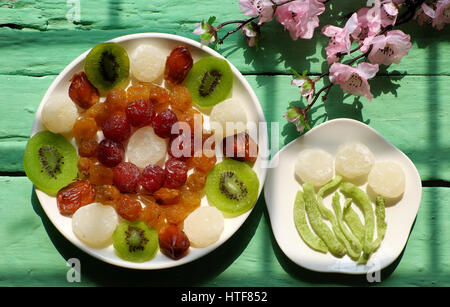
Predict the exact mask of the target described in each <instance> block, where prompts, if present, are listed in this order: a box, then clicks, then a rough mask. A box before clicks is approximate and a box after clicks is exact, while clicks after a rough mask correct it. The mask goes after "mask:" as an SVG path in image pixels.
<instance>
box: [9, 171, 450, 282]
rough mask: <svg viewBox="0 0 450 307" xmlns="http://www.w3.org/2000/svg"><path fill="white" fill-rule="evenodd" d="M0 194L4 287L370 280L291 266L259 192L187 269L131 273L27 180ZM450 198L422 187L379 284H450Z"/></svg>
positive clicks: (12, 180) (16, 180) (11, 183)
mask: <svg viewBox="0 0 450 307" xmlns="http://www.w3.org/2000/svg"><path fill="white" fill-rule="evenodd" d="M0 195H1V203H2V206H1V207H0V216H1V217H2V219H3V221H4V222H3V223H1V224H0V249H1V251H2V257H0V268H1V270H0V286H43V285H49V286H100V285H110V286H128V285H138V286H169V285H171V286H172V285H174V286H176V285H180V286H182V285H184V286H186V285H202V286H236V285H239V286H313V285H319V284H320V285H326V286H327V285H329V286H331V285H356V284H358V285H364V284H366V285H367V284H369V283H368V282H367V280H366V276H365V275H362V276H347V275H341V274H323V273H315V272H312V271H308V270H305V269H302V268H301V267H298V266H297V265H295V264H294V263H292V262H291V261H290V260H289V259H288V258H287V257H286V256H285V255H284V254H283V253H282V251H281V250H280V248H279V247H278V245H277V243H276V241H275V239H274V236H273V234H272V231H271V228H270V225H269V219H268V214H267V211H266V208H265V203H264V200H263V198H262V197H261V198H260V200H259V201H258V203H257V205H256V207H255V209H254V210H253V212H252V213H251V215H250V216H249V218H248V220H247V221H246V222H245V223H244V225H243V227H242V228H241V229H239V230H238V232H237V233H236V234H235V235H233V236H232V237H231V238H230V240H229V241H227V242H226V243H225V244H224V245H223V246H221V247H219V248H218V249H217V250H215V251H214V252H212V253H211V254H209V255H207V256H205V257H203V258H201V259H198V260H196V261H194V262H192V263H189V264H187V265H185V266H182V267H177V268H171V269H165V270H159V271H133V270H127V269H122V268H118V267H113V266H111V265H108V264H105V263H102V262H100V261H98V260H96V259H95V258H93V257H91V256H88V255H87V254H85V253H84V252H82V251H81V250H79V249H78V248H76V247H75V246H74V245H72V244H71V243H70V242H69V241H67V240H66V239H65V238H64V237H63V236H62V235H61V234H60V233H59V232H58V231H57V230H56V228H55V227H54V226H53V224H52V223H51V222H50V220H49V219H48V218H47V216H46V215H45V213H44V212H43V210H42V208H41V206H40V203H39V201H38V200H37V197H36V194H35V193H34V192H33V187H32V184H31V183H30V182H29V181H28V179H26V178H23V177H0ZM449 198H450V189H447V188H424V189H423V200H422V203H421V207H420V210H419V213H418V216H417V219H416V221H415V224H414V227H413V230H412V232H411V234H410V237H409V240H408V243H407V245H406V248H405V250H404V252H403V253H402V255H401V256H400V257H399V258H398V259H397V260H396V261H395V262H394V264H392V265H391V266H389V267H388V268H386V269H384V270H383V271H382V272H381V280H382V283H380V284H378V285H380V286H433V285H441V286H442V285H449V284H448V276H449V274H450V258H449V257H448V250H449V249H450V242H449V241H448V240H447V236H446V232H447V231H446V227H445V225H446V223H447V221H448V220H449V219H450V207H449V206H447V205H446V201H445V200H447V199H449ZM30 251H33V252H30ZM70 258H78V259H80V261H81V283H69V282H68V281H67V279H66V274H67V272H68V270H69V267H68V266H67V265H66V261H67V260H68V259H70ZM218 259H220V261H218ZM205 267H208V268H209V269H208V270H205V269H204V268H205ZM243 272H245V274H243Z"/></svg>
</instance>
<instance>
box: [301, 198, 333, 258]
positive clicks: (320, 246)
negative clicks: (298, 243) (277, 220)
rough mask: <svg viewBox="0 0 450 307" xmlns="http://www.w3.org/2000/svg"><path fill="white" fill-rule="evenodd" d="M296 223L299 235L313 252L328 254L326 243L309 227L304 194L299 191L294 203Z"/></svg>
mask: <svg viewBox="0 0 450 307" xmlns="http://www.w3.org/2000/svg"><path fill="white" fill-rule="evenodd" d="M294 223H295V228H297V231H298V234H299V235H300V237H301V238H302V240H303V242H305V243H306V245H308V246H309V247H311V248H312V249H313V250H315V251H318V252H321V253H324V254H325V253H326V252H327V251H328V248H327V246H326V245H325V243H324V242H323V241H322V239H320V238H319V237H318V236H317V235H316V234H315V233H314V232H312V230H311V229H310V228H309V226H308V222H307V220H306V212H305V200H304V199H303V192H302V191H298V192H297V195H296V196H295V203H294Z"/></svg>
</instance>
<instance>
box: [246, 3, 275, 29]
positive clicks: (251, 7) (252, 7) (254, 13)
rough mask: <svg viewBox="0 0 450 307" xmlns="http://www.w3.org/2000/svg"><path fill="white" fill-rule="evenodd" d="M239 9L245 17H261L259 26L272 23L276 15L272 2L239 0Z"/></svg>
mask: <svg viewBox="0 0 450 307" xmlns="http://www.w3.org/2000/svg"><path fill="white" fill-rule="evenodd" d="M239 8H240V9H241V11H242V13H244V15H247V16H249V17H259V22H258V25H261V24H263V23H264V22H269V21H271V20H272V18H273V15H274V13H275V12H274V4H273V3H272V1H270V0H239Z"/></svg>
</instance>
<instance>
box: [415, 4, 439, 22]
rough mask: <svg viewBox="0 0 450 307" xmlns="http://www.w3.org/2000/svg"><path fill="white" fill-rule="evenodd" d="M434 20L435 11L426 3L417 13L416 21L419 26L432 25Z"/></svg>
mask: <svg viewBox="0 0 450 307" xmlns="http://www.w3.org/2000/svg"><path fill="white" fill-rule="evenodd" d="M433 18H434V9H433V8H432V7H430V6H428V5H427V4H425V3H422V6H421V7H420V8H419V9H418V10H417V11H416V14H415V15H414V19H417V23H418V24H419V25H421V26H422V25H423V24H431V23H432V22H433Z"/></svg>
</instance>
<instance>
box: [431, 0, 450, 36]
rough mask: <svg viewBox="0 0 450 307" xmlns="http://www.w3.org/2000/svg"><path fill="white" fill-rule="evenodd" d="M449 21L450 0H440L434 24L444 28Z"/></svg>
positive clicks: (436, 26)
mask: <svg viewBox="0 0 450 307" xmlns="http://www.w3.org/2000/svg"><path fill="white" fill-rule="evenodd" d="M447 23H450V0H438V2H437V3H436V11H435V16H434V18H433V23H432V26H433V27H435V28H436V29H438V30H442V29H443V28H444V26H445V24H447Z"/></svg>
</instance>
